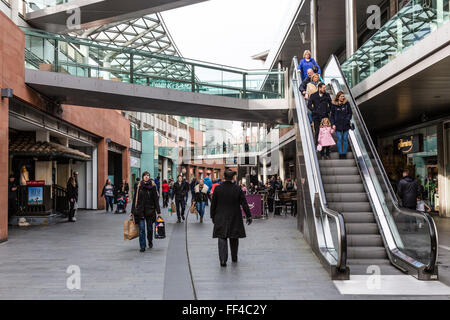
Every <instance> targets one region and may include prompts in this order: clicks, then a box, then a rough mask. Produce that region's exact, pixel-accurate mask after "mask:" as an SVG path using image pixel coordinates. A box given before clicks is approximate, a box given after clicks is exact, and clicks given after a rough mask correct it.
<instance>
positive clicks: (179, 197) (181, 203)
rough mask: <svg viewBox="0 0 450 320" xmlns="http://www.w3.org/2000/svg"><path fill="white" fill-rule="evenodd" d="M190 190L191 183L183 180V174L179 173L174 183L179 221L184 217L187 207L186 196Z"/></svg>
mask: <svg viewBox="0 0 450 320" xmlns="http://www.w3.org/2000/svg"><path fill="white" fill-rule="evenodd" d="M188 192H189V185H188V184H186V183H185V182H184V181H183V176H182V175H179V176H178V180H177V182H175V183H174V185H173V194H174V196H175V205H176V206H177V218H178V220H177V223H180V222H181V219H183V220H184V219H185V218H184V211H185V209H186V202H185V197H186V193H188Z"/></svg>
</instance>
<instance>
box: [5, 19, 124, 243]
mask: <svg viewBox="0 0 450 320" xmlns="http://www.w3.org/2000/svg"><path fill="white" fill-rule="evenodd" d="M24 52H25V35H24V33H23V32H22V30H20V28H19V27H17V26H16V25H15V24H14V23H13V22H12V21H11V20H10V19H9V18H8V17H7V16H6V15H5V14H4V13H3V12H0V84H1V87H2V88H12V89H13V93H14V96H16V97H17V98H19V99H21V100H23V101H25V102H28V103H29V104H31V105H33V106H34V107H36V108H39V109H42V110H45V107H44V106H45V101H43V100H42V99H41V98H40V97H39V96H38V95H37V94H36V93H35V92H34V91H32V90H30V89H29V88H28V87H26V86H25V64H24V61H25V59H24V54H25V53H24ZM81 108H83V109H81ZM63 110H64V111H63V114H62V116H61V118H62V119H63V120H65V121H67V122H69V123H71V124H73V125H75V126H77V127H79V128H81V129H83V130H86V131H88V132H91V133H93V134H95V135H97V136H100V137H102V138H104V139H105V138H110V139H111V141H113V142H115V143H117V144H119V145H121V146H123V147H125V148H126V151H125V152H124V153H123V155H122V159H123V160H122V163H123V168H122V169H123V170H122V171H123V178H124V179H125V178H128V176H129V172H130V159H129V150H128V147H129V145H130V123H129V121H128V120H127V119H125V118H124V117H122V115H121V113H120V111H118V110H109V109H97V108H88V107H78V106H63ZM80 111H82V112H80ZM104 139H102V141H101V142H100V143H99V145H98V186H99V190H100V192H99V194H98V197H99V199H98V200H99V201H98V204H99V208H102V206H104V201H102V200H101V199H100V193H101V188H102V187H103V184H104V183H105V180H106V177H107V170H108V158H107V156H108V152H107V146H106V143H105V141H104ZM6 141H8V100H7V99H3V100H2V101H1V102H0V241H1V240H4V239H6V238H7V236H8V230H7V216H8V213H7V210H8V208H7V180H8V143H6Z"/></svg>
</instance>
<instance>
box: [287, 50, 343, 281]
mask: <svg viewBox="0 0 450 320" xmlns="http://www.w3.org/2000/svg"><path fill="white" fill-rule="evenodd" d="M291 70H293V73H292V80H291V86H292V91H293V95H294V100H295V110H293V111H294V117H293V119H294V122H295V124H296V126H297V128H298V130H299V137H300V139H297V140H296V143H297V159H296V160H297V166H298V170H297V172H298V174H299V175H298V178H297V180H298V181H304V182H303V183H300V185H299V187H298V188H297V189H298V192H299V193H300V194H302V196H300V197H299V208H300V206H302V205H303V206H304V208H303V210H300V214H299V218H300V219H304V220H305V224H307V226H305V227H304V228H305V232H304V234H305V238H306V240H307V241H308V242H309V243H310V244H311V247H312V249H313V250H314V252H315V253H316V254H317V256H318V257H319V259H320V261H321V262H322V264H323V265H324V267H325V268H326V269H327V270H328V271H329V273H330V275H331V277H332V278H333V279H341V280H346V279H349V268H348V267H347V234H346V230H345V222H344V217H343V215H342V214H341V213H340V212H338V211H335V210H332V209H330V208H329V207H328V204H327V199H326V196H325V189H324V185H323V183H322V178H323V177H322V173H321V171H320V166H319V161H318V158H317V154H316V146H315V144H314V135H313V132H312V128H311V125H310V122H309V118H308V115H307V111H306V103H305V100H304V98H303V96H302V95H301V94H300V92H299V89H298V88H299V85H300V81H299V79H300V74H299V71H298V60H297V58H296V57H294V59H293V62H292V67H291ZM302 164H304V166H305V170H303V167H302ZM302 203H303V204H302ZM308 204H311V206H309V205H308ZM311 207H312V208H311ZM306 234H308V235H306Z"/></svg>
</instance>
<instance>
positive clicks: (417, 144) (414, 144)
mask: <svg viewBox="0 0 450 320" xmlns="http://www.w3.org/2000/svg"><path fill="white" fill-rule="evenodd" d="M394 148H395V150H396V151H397V152H400V153H402V154H409V153H416V152H422V151H423V135H422V134H414V135H410V136H406V137H403V138H400V139H397V140H395V141H394Z"/></svg>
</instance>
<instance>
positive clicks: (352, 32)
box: [345, 0, 358, 58]
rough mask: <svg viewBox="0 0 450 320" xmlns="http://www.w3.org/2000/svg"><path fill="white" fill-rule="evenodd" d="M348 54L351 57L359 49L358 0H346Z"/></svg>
mask: <svg viewBox="0 0 450 320" xmlns="http://www.w3.org/2000/svg"><path fill="white" fill-rule="evenodd" d="M345 30H346V54H347V58H350V57H351V56H352V55H353V54H354V53H355V51H356V50H357V49H358V30H357V26H356V0H345Z"/></svg>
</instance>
